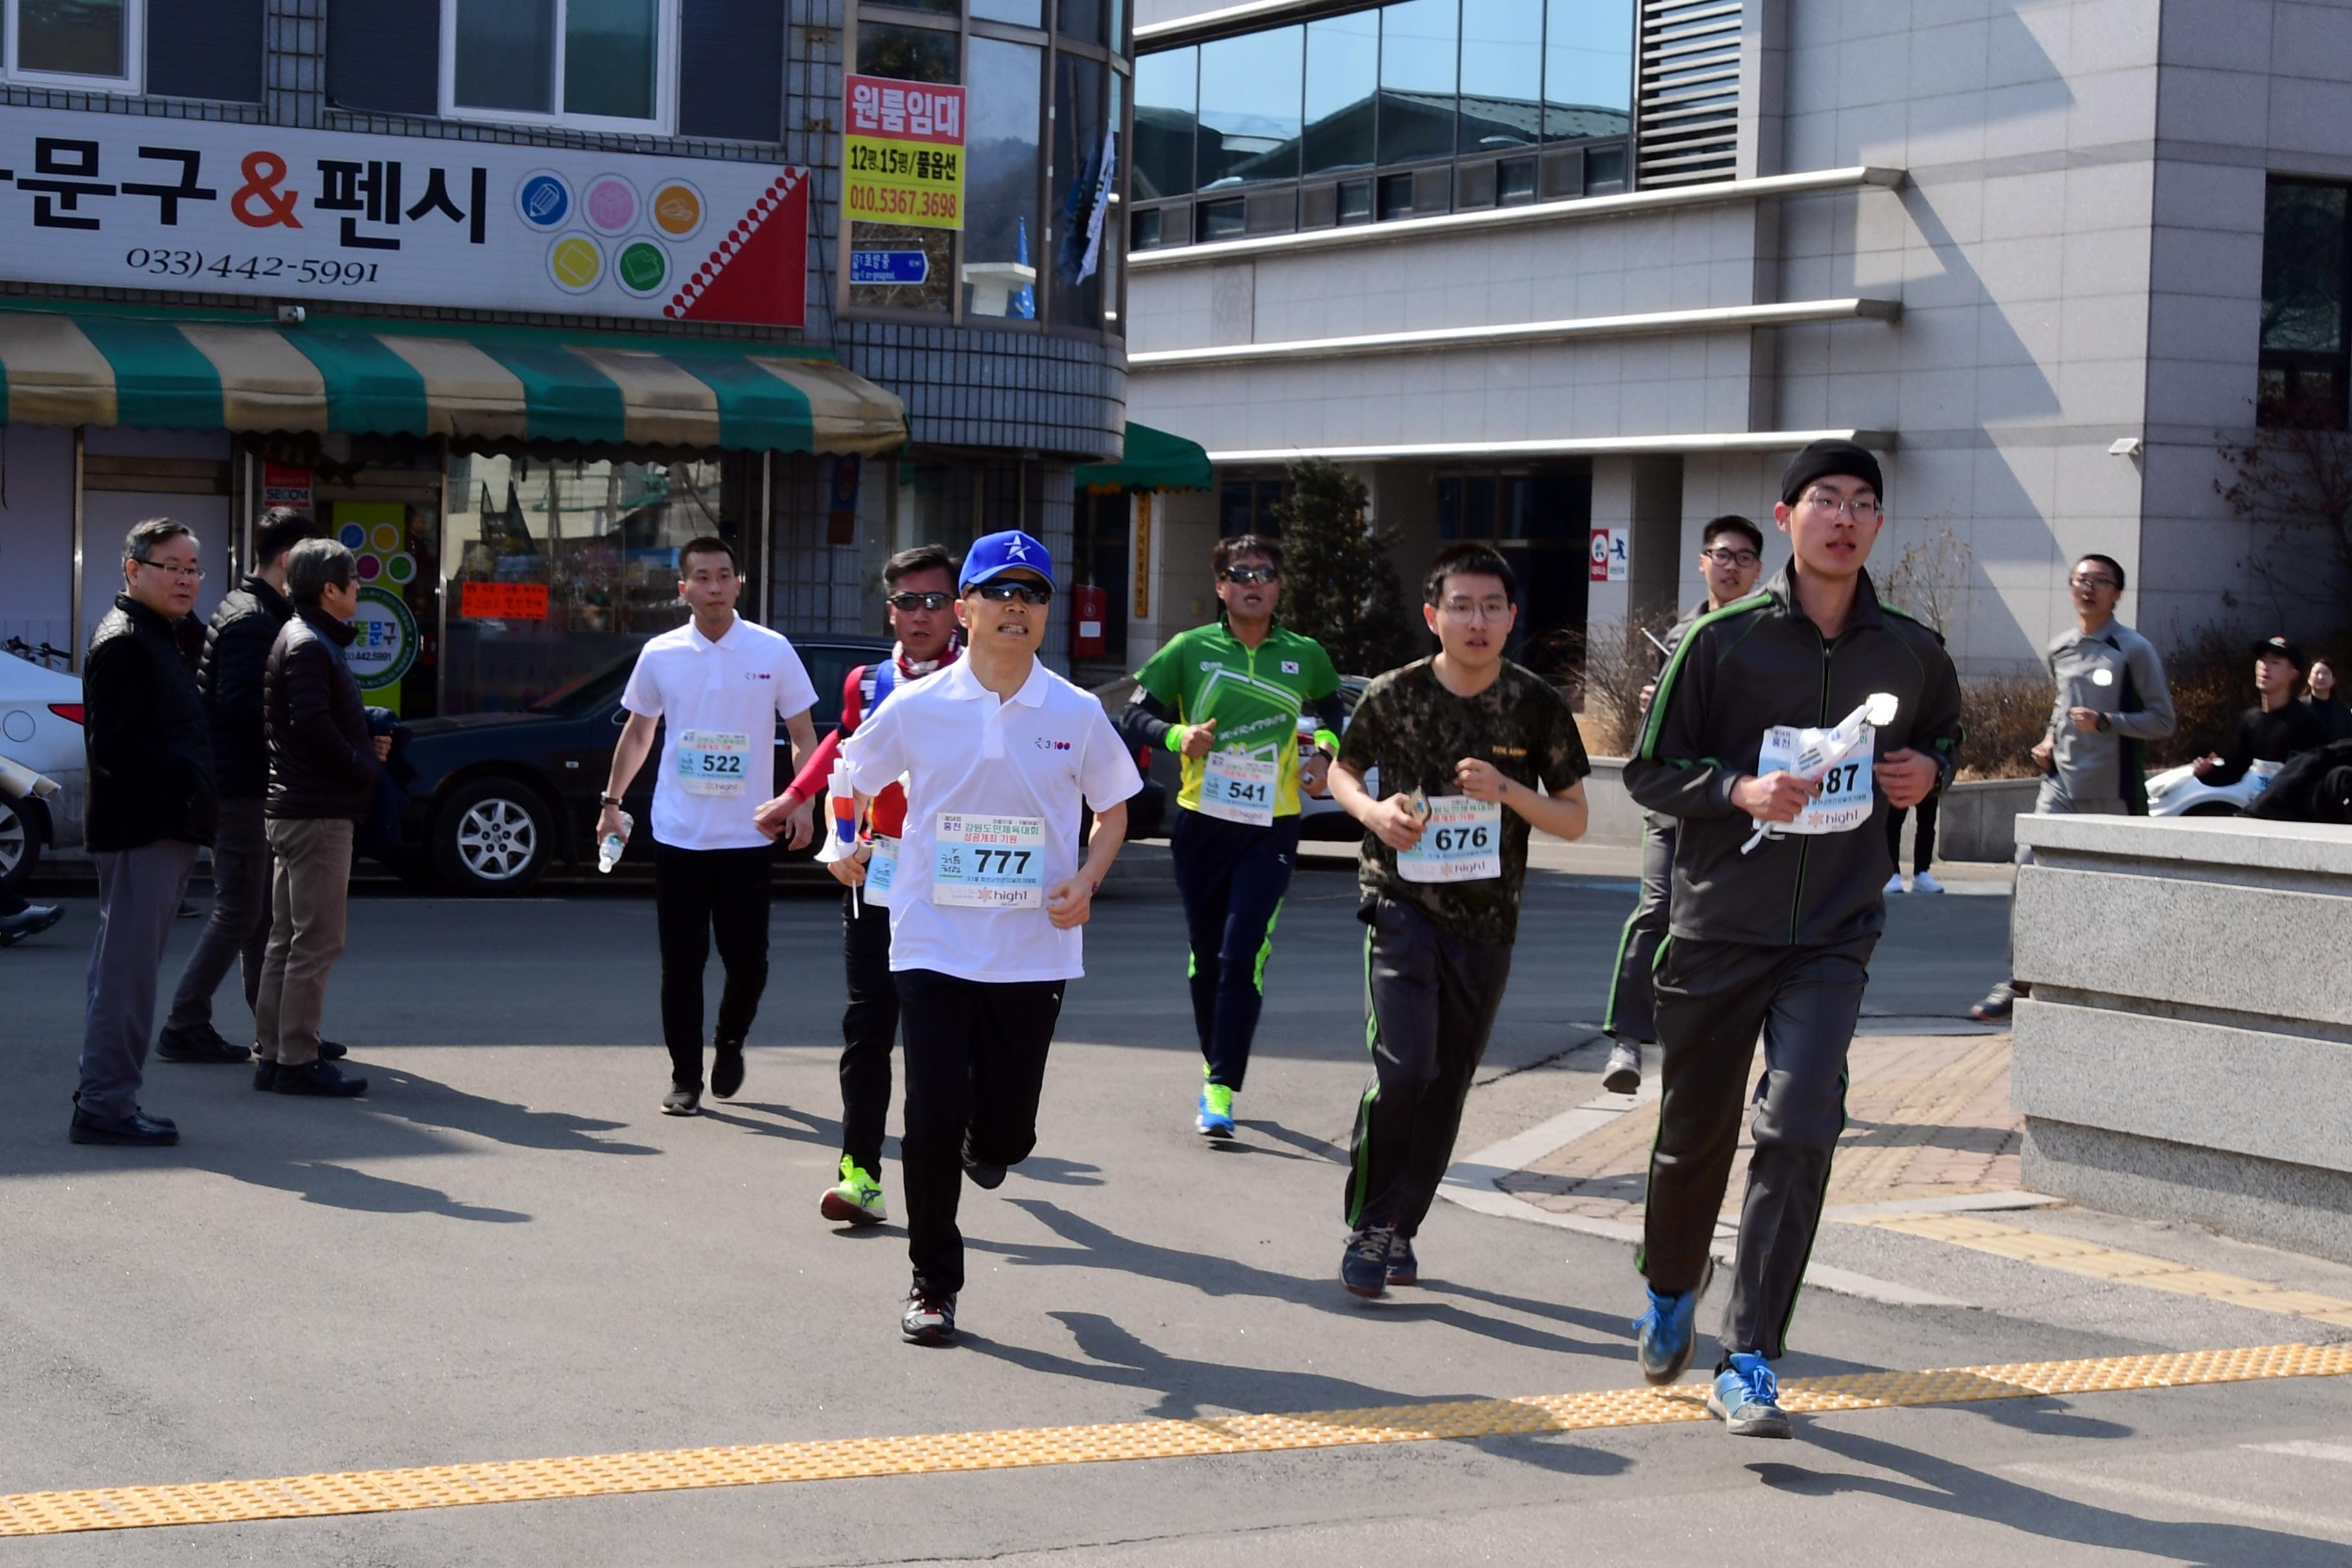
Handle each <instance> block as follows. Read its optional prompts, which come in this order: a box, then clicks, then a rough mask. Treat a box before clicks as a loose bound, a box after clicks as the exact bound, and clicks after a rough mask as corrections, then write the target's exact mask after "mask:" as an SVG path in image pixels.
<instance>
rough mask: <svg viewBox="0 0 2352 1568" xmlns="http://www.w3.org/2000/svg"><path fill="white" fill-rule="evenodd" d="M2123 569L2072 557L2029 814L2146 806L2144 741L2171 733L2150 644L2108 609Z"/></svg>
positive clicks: (1982, 1010) (2010, 986) (2007, 985)
mask: <svg viewBox="0 0 2352 1568" xmlns="http://www.w3.org/2000/svg"><path fill="white" fill-rule="evenodd" d="M2124 582H2125V578H2124V569H2123V567H2122V566H2121V565H2119V564H2117V563H2116V562H2115V561H2114V560H2113V559H2112V558H2110V557H2108V556H2105V555H2085V556H2084V557H2082V559H2080V560H2078V561H2076V562H2075V563H2074V573H2073V574H2072V575H2071V576H2070V577H2069V579H2068V581H2067V588H2068V590H2069V591H2070V592H2071V593H2072V594H2073V595H2074V630H2073V631H2071V632H2067V633H2065V634H2063V636H2061V637H2059V638H2058V639H2057V640H2056V641H2054V642H2053V643H2052V644H2051V645H2050V679H2051V683H2052V684H2053V686H2054V687H2055V688H2056V696H2055V699H2054V700H2053V703H2052V706H2051V710H2050V728H2049V731H2048V733H2046V734H2044V735H2043V736H2042V740H2041V742H2040V743H2039V744H2037V745H2036V746H2035V747H2034V748H2033V761H2034V763H2035V765H2037V766H2038V767H2040V768H2041V769H2042V792H2041V794H2040V795H2038V796H2037V797H2036V798H2035V800H2034V802H2033V812H2034V815H2035V816H2077V815H2090V816H2147V766H2146V763H2145V762H2144V761H2143V757H2142V753H2143V752H2145V751H2146V749H2147V748H2146V743H2147V742H2149V741H2160V740H2162V739H2163V738H2164V737H2165V736H2167V735H2169V734H2171V733H2172V729H2173V723H2174V720H2173V713H2172V689H2171V688H2170V687H2168V686H2167V685H2166V684H2165V680H2164V660H2163V659H2161V658H2158V657H2157V652H2156V645H2155V644H2153V643H2151V642H2149V641H2148V640H2147V638H2146V637H2142V636H2140V635H2139V634H2138V633H2137V632H2136V631H2134V630H2132V629H2131V627H2129V626H2126V625H2124V624H2123V622H2121V621H2119V620H2117V619H2116V601H2117V600H2119V599H2121V598H2122V597H2123V594H2124ZM2020 994H2021V992H2020V990H2019V988H2018V984H2017V982H2016V980H2015V979H2014V978H2011V979H2008V980H2004V981H2002V982H2001V983H2000V984H1998V985H1996V986H1994V987H1993V988H1992V990H1991V991H1990V993H1989V994H1987V995H1986V996H1985V999H1984V1000H1983V1001H1981V1002H1979V1003H1978V1004H1977V1005H1975V1006H1973V1007H1971V1008H1969V1016H1971V1017H1974V1018H1977V1019H1979V1020H1981V1021H1983V1022H1985V1023H1995V1022H1998V1021H1999V1020H2000V1019H2003V1018H2006V1017H2008V1016H2010V1014H2011V1012H2012V1011H2013V1010H2014V1009H2015V1007H2016V1003H2017V998H2018V996H2019V995H2020Z"/></svg>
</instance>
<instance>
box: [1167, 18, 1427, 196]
mask: <svg viewBox="0 0 2352 1568" xmlns="http://www.w3.org/2000/svg"><path fill="white" fill-rule="evenodd" d="M1145 63H1147V62H1146V61H1138V62H1137V64H1136V70H1137V71H1138V73H1140V72H1141V71H1142V69H1143V67H1144V64H1145ZM1380 81H1381V14H1380V13H1379V12H1378V11H1359V12H1357V13H1356V14H1355V15H1354V16H1333V17H1331V18H1329V19H1328V20H1326V21H1321V22H1309V23H1307V173H1308V174H1328V173H1330V172H1331V171H1332V170H1334V169H1361V168H1366V167H1369V166H1370V163H1371V162H1372V159H1373V157H1374V156H1375V153H1376V149H1375V148H1374V147H1373V145H1372V113H1373V102H1374V100H1375V98H1376V96H1377V94H1378V93H1379V91H1380Z"/></svg>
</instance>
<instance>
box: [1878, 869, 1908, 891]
mask: <svg viewBox="0 0 2352 1568" xmlns="http://www.w3.org/2000/svg"><path fill="white" fill-rule="evenodd" d="M1878 890H1879V891H1880V892H1882V893H1899V892H1901V891H1902V890H1903V873H1902V872H1900V871H1897V872H1895V875H1893V876H1892V877H1889V878H1887V879H1886V886H1885V887H1883V888H1881V889H1878Z"/></svg>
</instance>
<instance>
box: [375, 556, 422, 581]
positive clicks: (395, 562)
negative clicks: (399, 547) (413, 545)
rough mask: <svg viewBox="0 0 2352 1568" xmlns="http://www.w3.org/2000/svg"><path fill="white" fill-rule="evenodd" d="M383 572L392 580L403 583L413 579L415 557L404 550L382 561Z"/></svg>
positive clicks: (414, 574)
mask: <svg viewBox="0 0 2352 1568" xmlns="http://www.w3.org/2000/svg"><path fill="white" fill-rule="evenodd" d="M383 574H384V575H385V576H387V577H389V578H391V579H392V580H393V581H394V582H395V583H399V584H407V583H410V582H412V581H414V580H415V576H416V557H415V556H414V555H411V554H409V553H408V552H406V551H405V550H404V551H402V552H400V553H399V554H397V555H395V556H394V557H392V558H391V559H390V560H388V561H386V562H385V563H383Z"/></svg>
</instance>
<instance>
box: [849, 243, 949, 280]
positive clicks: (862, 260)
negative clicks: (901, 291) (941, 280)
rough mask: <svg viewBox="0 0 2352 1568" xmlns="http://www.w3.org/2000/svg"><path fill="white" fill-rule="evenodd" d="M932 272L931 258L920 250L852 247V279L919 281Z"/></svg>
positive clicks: (850, 255)
mask: <svg viewBox="0 0 2352 1568" xmlns="http://www.w3.org/2000/svg"><path fill="white" fill-rule="evenodd" d="M930 275H931V263H930V258H929V257H928V256H925V255H924V254H923V253H922V252H921V251H919V250H853V251H851V252H850V253H849V280H850V281H851V282H852V283H886V284H887V283H920V282H922V281H923V280H924V279H927V278H929V276H930Z"/></svg>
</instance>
